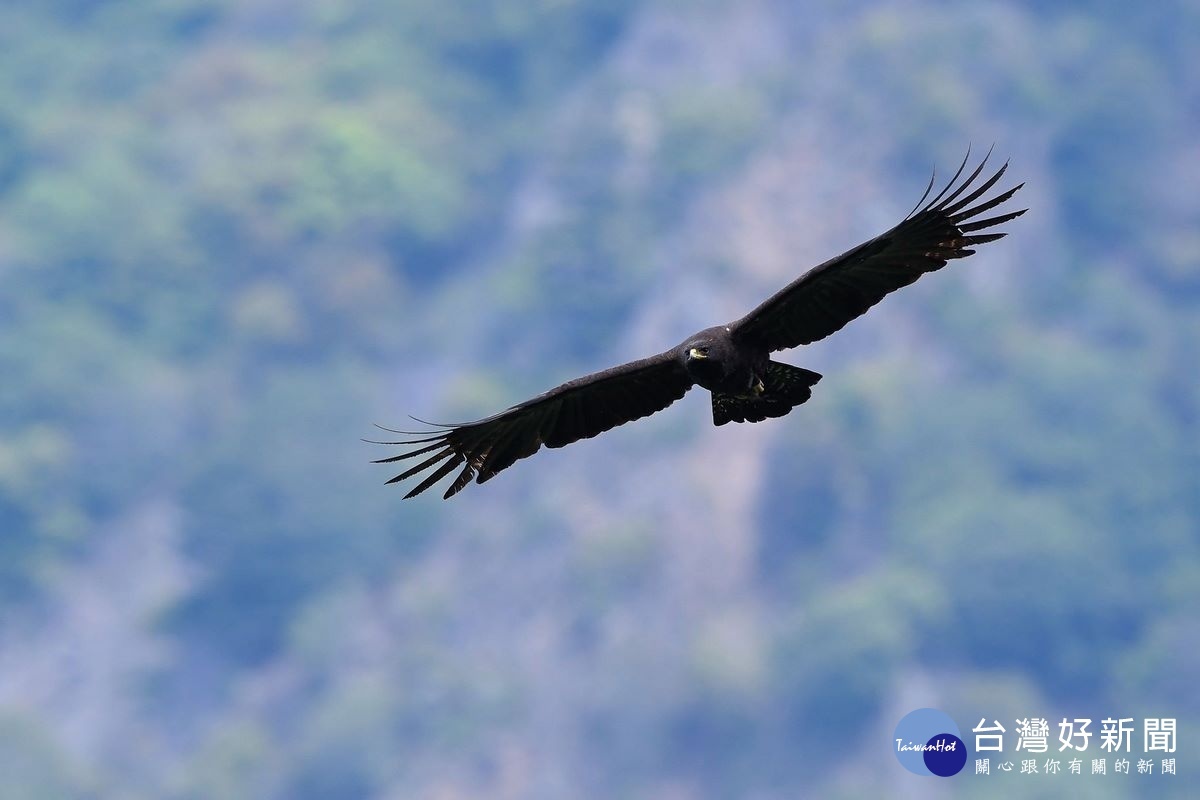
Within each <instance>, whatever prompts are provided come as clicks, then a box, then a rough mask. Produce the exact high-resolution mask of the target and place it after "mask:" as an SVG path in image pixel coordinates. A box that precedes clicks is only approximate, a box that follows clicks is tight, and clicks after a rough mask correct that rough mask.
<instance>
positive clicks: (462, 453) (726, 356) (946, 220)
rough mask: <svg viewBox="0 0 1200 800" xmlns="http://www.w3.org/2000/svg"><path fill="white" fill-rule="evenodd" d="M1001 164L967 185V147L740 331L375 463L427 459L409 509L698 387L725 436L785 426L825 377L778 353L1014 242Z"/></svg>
mask: <svg viewBox="0 0 1200 800" xmlns="http://www.w3.org/2000/svg"><path fill="white" fill-rule="evenodd" d="M990 156H991V151H990V150H989V151H988V154H987V155H985V156H984V158H983V159H982V160H981V161H980V163H979V165H978V166H977V167H976V168H975V169H974V171H972V172H971V173H970V174H969V175H967V177H966V178H965V179H963V180H962V181H961V182H960V180H959V178H961V177H962V175H963V172H964V170H965V169H966V167H967V163H968V161H969V160H970V149H969V148H968V150H967V155H966V156H965V157H964V158H963V161H962V163H961V164H960V165H959V167H958V171H957V172H955V173H954V176H953V177H952V178H951V179H950V180H949V181H948V182H947V183H946V186H945V187H944V188H943V189H942V190H941V191H940V192H939V193H938V194H937V195H935V196H934V197H933V198H932V199H929V195H930V192H932V191H933V186H934V177H933V176H931V177H930V179H929V184H928V186H926V188H925V193H924V194H923V195H921V199H920V200H918V201H917V204H916V205H915V206H914V207H913V210H912V211H910V212H909V213H908V215H907V216H906V217H905V218H904V219H903V220H902V221H901V222H900V223H899V224H898V225H896V226H895V227H894V228H892V229H891V230H889V231H887V232H886V233H884V234H881V235H880V236H876V237H875V238H874V239H871V240H870V241H867V242H864V243H862V244H860V245H858V246H857V247H854V248H852V249H850V250H848V251H846V252H845V253H842V254H841V255H840V256H837V257H836V258H833V259H830V260H829V261H826V262H825V263H823V264H820V265H818V266H816V267H813V268H812V269H810V270H808V271H807V272H805V273H804V274H803V275H801V276H800V277H799V278H797V279H796V280H794V281H792V283H790V284H788V285H787V286H785V287H784V288H783V289H781V290H780V291H779V292H777V293H776V294H774V295H773V296H771V297H769V298H767V299H766V300H765V301H763V303H761V304H760V305H759V306H758V307H757V308H755V309H754V310H753V311H751V312H750V313H749V314H747V315H746V316H744V317H742V318H741V319H739V320H736V321H734V322H730V323H727V324H725V325H716V326H714V327H711V328H705V329H704V330H702V331H699V332H698V333H694V334H692V335H691V336H689V337H687V338H686V339H685V340H684V341H683V342H682V343H681V344H679V345H678V346H676V347H672V348H671V349H670V350H667V351H665V352H662V353H659V354H658V355H655V356H650V357H649V358H643V359H641V360H639V361H631V362H630V363H628V364H622V365H621V366H619V367H613V368H612V369H606V370H604V371H602V372H596V373H593V374H591V375H585V376H584V377H582V378H576V379H574V380H571V381H567V382H566V383H564V384H562V385H561V386H559V387H558V388H555V389H551V390H550V391H548V392H546V393H544V394H540V395H538V396H537V397H534V398H532V399H529V400H526V401H525V402H523V403H518V404H517V405H515V406H512V407H511V408H508V409H507V410H505V411H501V412H500V413H499V414H494V415H493V416H490V417H486V418H485V419H480V420H477V421H475V422H466V423H461V424H451V425H434V424H432V423H423V424H427V425H430V428H429V429H428V430H425V431H395V430H392V429H390V428H385V429H384V430H388V431H391V432H393V433H400V434H403V435H406V436H416V437H418V438H410V439H404V440H401V441H392V442H373V443H374V444H386V445H402V446H404V447H406V448H407V449H406V450H405V451H404V452H402V453H400V454H399V455H395V456H392V457H390V458H383V459H379V460H378V461H376V462H374V463H377V464H391V463H395V462H400V461H406V460H408V459H414V458H418V457H420V456H426V457H425V458H423V459H421V460H420V461H419V462H417V463H416V464H414V465H413V466H411V467H409V468H408V469H406V470H404V471H403V472H401V473H400V474H399V475H396V476H395V477H394V478H392V479H391V480H389V481H388V483H397V482H399V481H404V480H407V479H409V478H413V477H414V476H418V475H421V473H425V472H427V471H428V474H426V475H424V476H422V479H421V481H420V482H419V483H418V484H417V485H416V486H414V487H413V488H412V490H411V491H409V492H408V494H406V495H405V498H406V499H407V498H410V497H416V496H417V495H419V494H421V493H422V492H424V491H425V490H426V489H429V488H430V487H431V486H433V485H434V484H436V483H437V482H438V481H440V480H442V479H443V478H445V477H446V476H447V475H449V474H450V473H451V472H453V471H455V470H457V469H459V468H460V467H461V470H460V471H459V473H458V475H457V476H456V477H455V478H454V481H453V482H452V483H451V484H450V486H449V488H447V489H446V493H445V494H444V495H443V498H444V499H449V498H451V497H453V496H454V495H455V494H457V493H458V492H459V491H461V490H462V489H463V487H465V486H466V485H467V484H468V483H470V482H471V480H472V479H474V480H475V481H476V482H477V483H483V482H484V481H487V480H489V479H491V478H492V477H493V476H495V475H496V474H497V473H498V472H500V471H501V470H503V469H506V468H508V467H510V466H512V465H513V463H515V462H516V461H517V460H518V459H521V458H526V457H528V456H531V455H533V454H534V453H536V452H537V451H538V450H539V449H540V448H541V447H542V445H545V446H546V447H563V446H564V445H568V444H570V443H571V442H576V441H579V440H580V439H589V438H591V437H593V436H596V435H597V434H600V433H603V432H604V431H607V430H609V429H611V428H615V427H616V426H618V425H624V424H625V423H626V422H632V421H633V420H635V419H640V418H641V417H645V416H649V415H650V414H654V413H656V412H658V411H662V410H663V409H664V408H666V407H667V406H669V405H671V404H672V403H674V402H675V401H676V400H678V399H679V398H681V397H683V396H684V394H686V393H687V391H688V390H689V389H691V388H692V387H693V386H696V385H699V386H701V387H703V388H705V389H707V390H708V391H709V392H710V393H711V395H712V418H713V424H714V425H724V424H726V423H729V422H762V421H763V420H765V419H770V418H773V417H782V416H783V415H785V414H787V413H788V412H789V411H791V410H792V409H793V408H795V407H796V406H798V405H800V404H801V403H803V402H805V401H806V400H808V399H809V397H811V396H812V387H813V386H814V385H815V384H816V383H817V381H819V380H821V376H820V375H819V374H818V373H816V372H813V371H811V370H807V369H804V368H803V367H794V366H791V365H790V364H784V363H781V362H779V361H773V360H772V359H771V353H773V352H775V351H777V350H786V349H789V348H793V347H798V346H799V345H804V344H811V343H812V342H815V341H818V340H820V339H824V338H825V337H826V336H829V335H830V334H831V333H834V332H835V331H838V330H840V329H841V328H842V327H843V326H844V325H845V324H846V323H847V322H849V321H850V320H852V319H854V318H855V317H858V316H860V315H862V314H864V313H865V312H866V311H867V309H869V308H870V307H871V306H873V305H875V304H876V303H878V302H879V301H880V300H881V299H883V296H884V295H886V294H888V293H889V292H894V291H895V290H897V289H899V288H900V287H902V286H907V285H908V284H910V283H913V282H914V281H916V280H917V278H919V277H921V276H922V275H924V274H925V273H926V272H934V271H935V270H939V269H941V268H942V267H944V266H946V264H947V262H949V261H950V260H951V259H956V258H965V257H966V256H969V255H971V254H972V253H974V252H975V251H974V249H973V248H974V247H975V246H977V245H981V244H984V243H986V242H992V241H995V240H997V239H1000V238H1002V237H1003V236H1005V235H1006V234H1004V233H1000V232H996V231H994V230H993V229H994V228H995V227H996V226H997V225H1001V224H1003V223H1005V222H1008V221H1010V220H1013V219H1016V218H1017V217H1019V216H1021V215H1022V214H1024V213H1025V211H1027V210H1028V209H1020V210H1018V211H1009V212H1006V213H1001V214H997V215H995V216H988V217H984V218H982V219H980V216H981V215H983V214H985V213H986V212H988V211H990V210H991V209H994V208H996V207H997V206H999V205H1001V204H1002V203H1004V202H1005V201H1007V200H1008V199H1009V198H1011V197H1012V196H1013V195H1014V194H1015V193H1016V192H1017V190H1018V189H1020V188H1021V187H1022V186H1024V184H1023V183H1021V184H1018V185H1016V186H1014V187H1013V188H1011V189H1008V190H1007V191H1003V192H999V193H998V194H994V195H993V196H991V197H987V194H988V192H989V191H990V190H991V189H992V187H993V186H995V185H996V183H997V182H998V181H999V180H1000V178H1001V177H1002V176H1003V175H1004V173H1005V171H1006V170H1007V169H1008V162H1005V163H1004V165H1002V166H1001V167H1000V168H999V169H998V170H996V172H995V173H994V174H992V175H991V176H990V177H988V178H987V179H986V180H984V181H982V182H981V183H978V184H977V183H976V182H977V180H978V179H979V176H980V175H981V174H982V173H983V170H984V167H985V166H986V164H987V162H988V158H989V157H990ZM927 200H928V202H926V201H927ZM984 231H988V232H986V233H985V232H984ZM418 422H422V421H421V420H418Z"/></svg>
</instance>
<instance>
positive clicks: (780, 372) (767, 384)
mask: <svg viewBox="0 0 1200 800" xmlns="http://www.w3.org/2000/svg"><path fill="white" fill-rule="evenodd" d="M819 380H821V376H820V374H819V373H816V372H813V371H812V370H808V369H804V368H803V367H793V366H792V365H791V364H780V363H779V362H777V361H769V362H767V369H766V374H765V375H763V376H762V382H763V391H762V393H761V394H757V395H753V394H746V395H732V394H721V393H719V392H713V396H712V412H713V424H714V425H724V424H725V423H726V422H762V421H763V420H764V419H767V418H769V417H782V416H783V415H784V414H786V413H788V412H789V411H791V410H792V409H793V408H794V407H796V406H798V405H800V404H801V403H803V402H804V401H806V400H808V398H810V397H812V387H813V386H815V385H816V383H817V381H819Z"/></svg>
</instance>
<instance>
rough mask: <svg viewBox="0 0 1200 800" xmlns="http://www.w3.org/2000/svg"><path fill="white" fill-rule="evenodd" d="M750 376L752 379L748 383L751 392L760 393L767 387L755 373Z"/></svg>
mask: <svg viewBox="0 0 1200 800" xmlns="http://www.w3.org/2000/svg"><path fill="white" fill-rule="evenodd" d="M751 377H752V378H753V380H752V381H751V383H750V391H751V392H752V393H753V394H755V395H760V394H762V393H763V392H765V391H766V390H767V387H766V386H765V385H764V384H763V380H762V378H760V377H758V376H757V375H753V376H751Z"/></svg>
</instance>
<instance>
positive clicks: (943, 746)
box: [892, 708, 967, 778]
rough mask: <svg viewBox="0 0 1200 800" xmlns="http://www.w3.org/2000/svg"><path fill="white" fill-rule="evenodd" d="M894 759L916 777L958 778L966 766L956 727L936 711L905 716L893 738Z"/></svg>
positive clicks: (919, 709) (963, 747) (923, 711)
mask: <svg viewBox="0 0 1200 800" xmlns="http://www.w3.org/2000/svg"><path fill="white" fill-rule="evenodd" d="M892 746H893V748H894V749H895V753H896V759H897V760H898V761H899V762H900V764H901V765H902V766H903V767H904V768H905V769H906V770H908V771H909V772H911V773H913V774H915V775H939V776H941V777H943V778H949V777H950V776H951V775H957V774H958V773H959V772H961V771H962V768H963V766H964V765H966V763H967V746H966V745H965V744H963V740H962V738H961V734H960V733H959V730H958V725H957V724H955V722H954V720H952V719H950V716H949V715H948V714H946V713H944V712H942V711H938V710H937V709H936V708H918V709H917V710H916V711H913V712H910V713H908V714H905V715H904V718H903V719H901V720H900V722H899V723H897V725H896V733H895V734H894V735H893V736H892Z"/></svg>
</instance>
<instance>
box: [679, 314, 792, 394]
mask: <svg viewBox="0 0 1200 800" xmlns="http://www.w3.org/2000/svg"><path fill="white" fill-rule="evenodd" d="M674 352H675V357H676V358H677V359H679V360H680V362H681V363H682V364H683V368H684V369H685V370H686V371H687V373H688V375H690V376H691V377H692V379H693V380H694V381H695V382H696V384H697V385H698V386H701V387H703V388H705V389H708V390H709V391H710V392H718V393H721V394H731V395H743V394H752V393H753V390H754V388H755V387H756V386H761V385H762V378H763V375H765V374H766V369H767V362H768V361H770V360H771V358H770V353H768V352H767V350H766V348H764V347H755V346H754V345H753V344H748V345H746V346H739V345H738V343H736V342H734V341H733V335H732V332H731V329H730V327H729V326H728V325H716V326H714V327H712V328H705V329H704V330H702V331H698V332H696V333H694V334H692V335H691V336H689V337H688V338H687V339H685V340H684V341H683V342H682V343H681V344H680V345H679V346H678V347H676V348H675V350H674Z"/></svg>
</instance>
